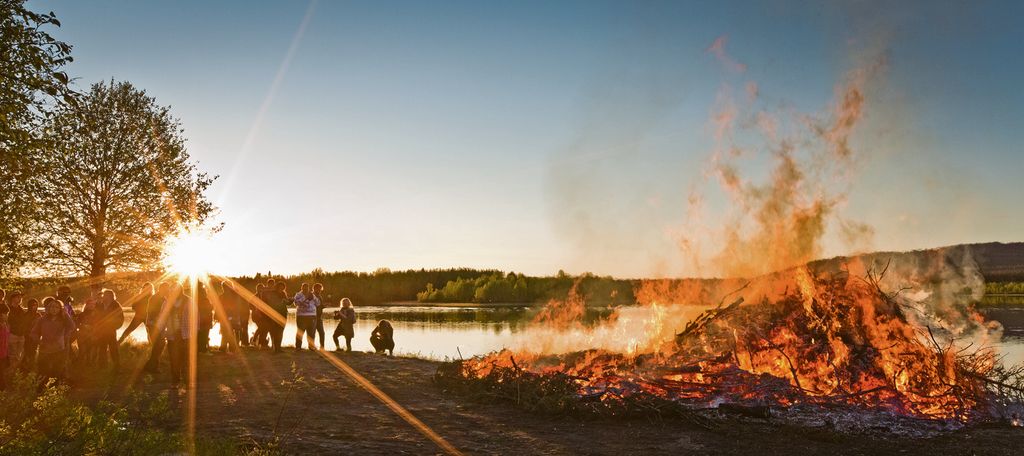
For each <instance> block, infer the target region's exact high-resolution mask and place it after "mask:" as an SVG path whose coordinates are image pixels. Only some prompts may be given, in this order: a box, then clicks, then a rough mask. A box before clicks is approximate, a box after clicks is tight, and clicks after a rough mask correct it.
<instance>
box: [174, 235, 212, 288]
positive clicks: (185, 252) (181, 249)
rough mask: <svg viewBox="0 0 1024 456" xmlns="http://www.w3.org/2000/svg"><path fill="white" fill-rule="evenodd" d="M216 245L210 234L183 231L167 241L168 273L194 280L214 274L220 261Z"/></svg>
mask: <svg viewBox="0 0 1024 456" xmlns="http://www.w3.org/2000/svg"><path fill="white" fill-rule="evenodd" d="M216 250H217V249H216V244H215V243H214V241H213V239H212V238H211V236H210V234H208V233H203V232H195V231H182V232H181V233H179V234H178V235H176V236H174V237H172V238H170V239H168V240H167V244H166V246H165V248H164V253H165V256H164V267H165V268H166V269H167V272H170V273H174V274H178V275H180V276H184V277H189V278H192V279H195V278H198V277H202V276H206V275H208V274H210V273H212V272H213V270H214V265H215V263H216V262H217V260H218V255H217V253H216Z"/></svg>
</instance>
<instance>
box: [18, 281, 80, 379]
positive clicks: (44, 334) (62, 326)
mask: <svg viewBox="0 0 1024 456" xmlns="http://www.w3.org/2000/svg"><path fill="white" fill-rule="evenodd" d="M43 303H44V306H45V307H46V314H45V315H44V316H42V317H41V318H39V320H38V321H36V322H35V324H34V325H33V327H32V331H31V333H30V336H29V337H30V338H31V339H32V340H33V341H34V342H35V343H36V344H38V347H39V367H38V371H39V375H40V376H41V377H42V378H43V381H46V380H48V379H51V378H55V379H62V378H63V377H64V369H65V364H66V363H67V359H68V352H67V344H68V343H70V340H71V334H73V333H74V331H75V322H74V321H73V320H72V319H71V317H69V316H68V314H67V312H66V311H65V310H64V304H63V303H62V302H60V301H58V300H56V299H54V298H49V297H48V298H46V299H44V300H43Z"/></svg>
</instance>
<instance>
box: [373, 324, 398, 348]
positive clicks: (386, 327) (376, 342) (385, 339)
mask: <svg viewBox="0 0 1024 456" xmlns="http://www.w3.org/2000/svg"><path fill="white" fill-rule="evenodd" d="M370 345H373V350H374V351H376V352H377V353H381V352H384V351H385V350H387V352H388V355H389V356H390V355H394V354H395V330H394V328H392V327H391V322H390V321H387V320H381V321H379V322H377V327H376V328H373V332H371V333H370Z"/></svg>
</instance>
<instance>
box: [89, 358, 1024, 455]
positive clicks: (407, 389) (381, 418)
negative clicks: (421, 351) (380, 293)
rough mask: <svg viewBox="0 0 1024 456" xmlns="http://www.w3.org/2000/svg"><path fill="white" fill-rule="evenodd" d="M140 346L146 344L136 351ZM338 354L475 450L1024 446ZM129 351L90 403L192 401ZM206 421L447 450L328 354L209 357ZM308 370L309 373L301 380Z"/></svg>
mask: <svg viewBox="0 0 1024 456" xmlns="http://www.w3.org/2000/svg"><path fill="white" fill-rule="evenodd" d="M136 350H139V349H136ZM338 357H339V358H340V359H342V360H343V361H345V362H346V363H348V364H349V365H350V366H352V367H353V368H354V369H355V370H357V371H358V372H360V373H361V374H362V375H363V376H365V377H366V378H367V379H369V380H370V381H371V382H373V383H374V384H375V385H377V386H378V387H379V388H380V389H381V390H383V391H384V392H386V393H387V394H388V395H390V396H391V397H393V398H394V399H395V400H396V401H397V402H399V403H400V404H402V405H403V406H405V407H406V408H407V409H408V410H409V411H410V412H412V413H413V414H414V415H415V416H417V417H418V418H419V419H420V420H422V421H423V422H424V423H426V424H427V425H428V426H430V427H431V428H433V429H434V430H435V431H436V432H437V433H438V434H440V435H441V436H442V437H443V438H445V439H446V440H447V441H449V442H450V443H451V444H452V445H454V446H455V447H457V448H458V449H459V450H460V451H462V452H464V453H465V454H516V455H521V454H544V455H562V454H593V455H616V456H620V455H630V454H645V455H647V454H666V455H668V454H672V455H681V454H701V455H717V454H740V455H766V454H787V455H802V454H807V455H823V454H827V455H874V454H908V455H909V454H922V455H1001V454H1006V455H1010V454H1021V453H1020V451H1021V448H1024V429H1020V428H1006V427H990V428H976V429H971V430H968V431H961V432H956V433H952V434H948V435H944V436H942V437H938V438H932V439H923V440H910V439H893V438H879V437H870V436H848V435H837V434H835V433H832V432H829V431H824V430H809V429H792V428H787V427H783V426H778V425H775V424H773V423H771V422H741V423H730V424H727V425H722V426H721V427H719V428H717V429H714V430H707V429H704V428H700V427H697V426H695V425H692V424H689V423H687V422H685V421H682V420H679V419H672V418H666V419H658V418H653V417H651V418H629V419H580V418H570V417H555V416H547V415H536V414H532V413H529V412H526V411H524V410H520V409H517V408H515V407H514V406H512V405H510V404H504V403H481V402H479V401H471V400H468V399H466V398H463V397H458V396H451V395H449V394H446V393H445V392H444V391H442V390H441V388H439V387H438V386H437V385H435V384H434V382H433V374H434V371H435V370H436V368H437V365H438V364H437V363H436V362H433V361H428V360H422V359H413V358H388V357H383V356H379V355H375V354H368V353H340V354H338ZM134 364H137V360H132V359H129V360H128V361H127V362H125V363H124V365H123V366H122V373H121V375H119V376H117V377H115V378H114V379H112V380H109V379H108V380H94V381H84V382H79V385H77V386H76V388H75V390H76V391H77V393H76V394H77V395H79V396H80V397H82V398H83V399H86V400H95V399H98V398H100V397H106V398H108V399H115V400H116V398H117V396H118V395H119V394H124V392H125V391H127V390H128V389H130V388H136V389H144V390H147V391H150V392H153V393H156V394H164V393H168V394H169V395H170V397H171V402H172V404H174V406H175V407H179V408H183V407H184V403H185V401H186V399H185V398H186V397H187V394H186V390H185V389H184V388H172V387H170V386H169V384H168V382H167V379H166V378H165V377H164V376H156V377H155V378H153V377H150V376H145V375H141V376H139V378H138V380H137V381H136V382H135V383H134V384H133V385H134V386H131V387H129V386H128V385H127V384H126V382H127V380H125V378H127V377H129V375H127V374H128V373H130V372H131V371H132V370H133V368H134V367H135V366H134ZM198 365H199V368H198V372H199V374H198V375H199V378H198V386H197V387H196V389H195V391H196V394H197V403H198V406H197V412H196V429H197V433H198V434H200V435H202V436H208V437H220V438H231V439H237V441H238V442H250V441H257V442H267V441H269V440H271V439H274V438H275V437H276V438H278V439H280V448H281V449H282V450H283V451H284V452H285V453H287V454H345V453H349V454H417V455H419V454H440V453H441V450H440V449H439V447H438V446H437V445H435V444H434V443H433V442H432V441H430V440H428V439H427V438H426V437H424V436H423V435H422V434H421V433H420V432H418V431H417V430H416V429H415V428H413V427H412V426H410V425H409V424H407V423H406V422H405V421H403V420H402V419H401V418H400V417H398V416H397V415H396V414H395V413H393V412H392V411H391V410H390V409H389V408H387V407H386V406H385V405H383V404H382V403H381V402H379V401H378V400H377V399H376V398H375V397H373V396H372V395H370V394H369V393H368V392H367V391H365V390H364V389H363V388H362V387H360V386H359V385H358V384H356V383H355V382H354V381H352V380H351V379H350V378H349V377H347V376H346V375H345V374H343V373H342V372H340V371H339V370H338V369H337V368H335V367H334V366H332V365H331V364H330V363H328V362H327V361H326V360H325V359H324V358H323V357H322V356H321V355H320V354H317V353H314V352H311V351H302V352H296V351H295V350H294V349H286V350H285V352H284V353H281V354H272V353H269V352H265V351H246V352H244V353H242V354H236V355H223V354H201V355H200V356H199V364H198ZM293 366H294V368H295V369H297V371H298V373H299V374H300V376H301V377H302V379H303V381H302V382H301V383H299V384H293V380H294V379H295V373H294V371H293Z"/></svg>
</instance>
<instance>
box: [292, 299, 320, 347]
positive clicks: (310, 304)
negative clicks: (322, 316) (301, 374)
mask: <svg viewBox="0 0 1024 456" xmlns="http://www.w3.org/2000/svg"><path fill="white" fill-rule="evenodd" d="M292 302H293V303H295V349H296V350H301V349H302V338H303V336H305V338H306V343H307V344H308V345H309V349H310V350H315V349H316V342H315V341H314V339H313V335H314V334H316V308H317V307H318V306H319V305H320V298H318V297H317V296H316V295H314V294H313V293H311V292H310V291H309V284H308V283H304V284H302V288H301V289H299V292H298V293H295V298H293V299H292Z"/></svg>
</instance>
